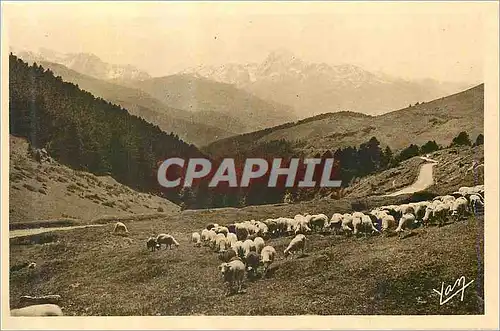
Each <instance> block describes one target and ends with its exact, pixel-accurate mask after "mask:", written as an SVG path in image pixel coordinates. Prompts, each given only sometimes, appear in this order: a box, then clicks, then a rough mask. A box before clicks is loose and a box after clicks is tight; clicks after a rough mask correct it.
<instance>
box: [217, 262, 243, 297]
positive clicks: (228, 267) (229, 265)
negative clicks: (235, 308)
mask: <svg viewBox="0 0 500 331" xmlns="http://www.w3.org/2000/svg"><path fill="white" fill-rule="evenodd" d="M219 270H220V272H221V274H222V277H223V278H224V281H225V282H227V283H228V285H229V292H228V294H231V290H232V288H233V286H234V285H235V284H236V286H237V293H239V292H241V286H242V285H243V279H244V278H245V265H244V264H243V262H242V261H241V260H239V259H234V260H233V261H231V262H226V263H222V264H221V265H219Z"/></svg>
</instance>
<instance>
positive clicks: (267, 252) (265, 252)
mask: <svg viewBox="0 0 500 331" xmlns="http://www.w3.org/2000/svg"><path fill="white" fill-rule="evenodd" d="M275 257H276V250H275V249H274V247H273V246H266V247H264V248H263V249H262V251H261V252H260V261H261V262H262V264H263V265H264V274H266V273H267V270H268V269H269V266H270V265H271V263H273V262H274V258H275Z"/></svg>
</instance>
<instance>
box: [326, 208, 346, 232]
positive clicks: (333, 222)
mask: <svg viewBox="0 0 500 331" xmlns="http://www.w3.org/2000/svg"><path fill="white" fill-rule="evenodd" d="M343 218H344V216H343V215H342V214H339V213H334V214H333V215H332V218H331V219H330V222H329V223H328V228H330V229H333V233H334V234H337V233H338V232H339V231H340V229H341V228H342V219H343Z"/></svg>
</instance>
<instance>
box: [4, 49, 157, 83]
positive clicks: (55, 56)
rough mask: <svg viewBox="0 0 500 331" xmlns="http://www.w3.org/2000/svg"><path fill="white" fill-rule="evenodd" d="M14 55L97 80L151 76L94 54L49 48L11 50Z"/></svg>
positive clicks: (145, 77) (134, 78)
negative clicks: (54, 64) (109, 61)
mask: <svg viewBox="0 0 500 331" xmlns="http://www.w3.org/2000/svg"><path fill="white" fill-rule="evenodd" d="M11 51H13V53H14V54H16V55H17V56H18V57H20V58H21V59H23V60H24V61H27V62H30V63H32V62H37V63H38V62H42V61H43V62H53V63H58V64H62V65H64V66H65V67H67V68H69V69H72V70H74V71H76V72H79V73H82V74H85V75H87V76H90V77H94V78H97V79H103V80H108V79H119V80H143V79H148V78H151V76H150V75H149V74H148V73H147V72H145V71H142V70H139V69H137V68H136V67H134V66H132V65H129V64H126V65H119V64H111V63H106V62H104V61H103V60H101V59H100V58H99V57H97V56H96V55H94V54H90V53H66V54H65V53H59V52H55V51H53V50H50V49H47V48H43V47H42V48H40V49H39V50H38V51H28V50H16V49H13V48H11Z"/></svg>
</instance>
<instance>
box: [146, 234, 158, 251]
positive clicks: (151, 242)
mask: <svg viewBox="0 0 500 331" xmlns="http://www.w3.org/2000/svg"><path fill="white" fill-rule="evenodd" d="M146 247H147V249H148V250H151V252H154V251H155V250H157V249H160V244H158V242H157V241H156V238H155V237H149V238H148V240H147V241H146Z"/></svg>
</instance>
